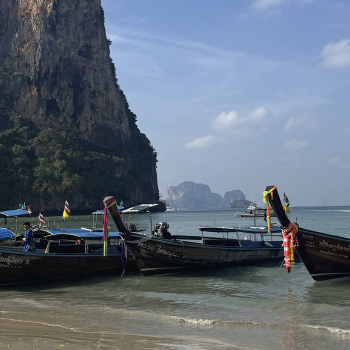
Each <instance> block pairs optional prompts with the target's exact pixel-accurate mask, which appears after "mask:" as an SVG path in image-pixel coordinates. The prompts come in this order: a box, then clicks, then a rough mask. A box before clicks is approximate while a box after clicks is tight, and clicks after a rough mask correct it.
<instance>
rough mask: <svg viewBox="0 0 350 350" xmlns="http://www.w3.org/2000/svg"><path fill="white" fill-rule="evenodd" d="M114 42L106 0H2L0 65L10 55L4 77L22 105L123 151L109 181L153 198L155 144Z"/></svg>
mask: <svg viewBox="0 0 350 350" xmlns="http://www.w3.org/2000/svg"><path fill="white" fill-rule="evenodd" d="M110 44H111V42H110V41H109V40H108V39H107V37H106V32H105V27H104V12H103V9H102V7H101V1H100V0H79V1H70V0H1V1H0V65H1V64H3V63H4V62H7V63H11V67H12V69H13V77H14V79H13V80H9V81H7V82H6V83H5V84H4V85H5V89H6V91H8V92H10V93H11V94H12V95H14V96H15V108H16V111H17V113H18V114H20V115H21V116H22V117H24V118H27V119H28V120H31V121H32V122H33V123H34V124H35V125H36V127H37V128H38V129H39V130H40V131H41V130H45V129H48V128H52V129H54V130H67V131H69V132H74V133H76V134H78V135H79V137H81V138H83V139H85V140H88V141H89V142H91V143H94V144H96V145H98V146H101V147H102V148H103V149H104V150H105V152H106V154H109V155H111V156H116V157H120V158H123V159H124V165H123V166H122V167H118V169H115V171H114V173H112V174H111V176H110V178H111V180H110V181H121V179H123V181H126V182H127V183H126V185H125V189H126V190H125V193H126V195H125V196H123V199H124V202H126V204H129V205H135V204H139V203H142V202H154V201H157V200H158V199H159V191H158V184H157V174H156V162H157V159H156V152H155V150H154V149H153V147H152V145H151V144H150V142H149V140H148V139H147V137H146V136H145V135H144V134H142V133H141V132H140V130H139V129H138V127H137V125H136V116H135V115H134V114H133V113H132V112H131V111H130V110H129V106H128V103H127V100H126V98H125V96H124V93H123V92H122V90H121V89H120V87H119V85H118V83H117V79H116V75H115V66H114V64H113V62H112V60H111V58H110V50H109V46H110ZM101 171H103V169H101ZM106 194H107V195H110V194H111V193H103V194H102V193H96V195H95V196H96V197H98V198H100V197H101V198H102V197H103V196H104V195H106ZM113 194H114V193H113ZM63 195H64V194H63ZM126 197H127V198H126ZM81 201H82V202H84V201H86V198H85V199H84V196H83V194H82V199H81ZM76 205H77V206H79V205H80V204H79V203H77V204H76Z"/></svg>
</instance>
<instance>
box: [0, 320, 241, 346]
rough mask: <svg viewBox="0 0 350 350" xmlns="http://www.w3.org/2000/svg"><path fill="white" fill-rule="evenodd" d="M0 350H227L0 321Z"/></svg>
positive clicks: (210, 344) (208, 344)
mask: <svg viewBox="0 0 350 350" xmlns="http://www.w3.org/2000/svg"><path fill="white" fill-rule="evenodd" d="M0 329H1V334H0V349H11V350H17V349H25V350H49V349H50V350H51V349H67V350H68V349H69V350H85V349H114V350H119V349H121V350H141V349H142V350H145V349H150V350H153V349H168V350H169V349H179V350H181V349H186V350H199V349H223V350H226V349H231V350H235V349H237V350H239V349H240V348H238V347H235V346H228V345H227V344H215V341H214V342H211V341H209V342H208V343H207V344H204V343H202V342H201V344H198V343H195V342H192V341H189V340H188V339H183V340H181V339H178V338H177V339H175V338H173V339H172V338H164V337H157V336H154V337H150V336H145V335H133V334H112V333H103V332H95V333H94V332H88V333H87V332H80V331H75V330H72V329H66V328H63V327H60V326H55V325H45V324H42V323H33V322H25V321H15V320H7V319H0Z"/></svg>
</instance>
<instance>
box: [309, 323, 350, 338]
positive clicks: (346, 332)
mask: <svg viewBox="0 0 350 350" xmlns="http://www.w3.org/2000/svg"><path fill="white" fill-rule="evenodd" d="M306 327H308V328H312V329H317V330H322V331H328V332H329V333H333V334H341V335H343V336H346V337H349V338H350V330H348V329H341V328H336V327H326V326H315V325H306Z"/></svg>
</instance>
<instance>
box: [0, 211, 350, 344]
mask: <svg viewBox="0 0 350 350" xmlns="http://www.w3.org/2000/svg"><path fill="white" fill-rule="evenodd" d="M236 211H237V210H235V209H230V210H223V211H214V210H211V211H174V212H164V213H154V214H134V215H131V216H124V217H123V219H124V222H125V223H126V224H127V223H128V222H129V223H135V224H137V225H138V228H139V229H144V230H145V231H144V233H145V234H149V233H150V230H151V225H152V226H154V225H155V224H156V223H158V222H161V221H164V220H167V222H168V224H169V231H170V232H171V233H172V234H181V235H185V234H186V235H187V234H188V235H191V234H193V235H198V234H201V233H200V231H198V226H200V225H203V226H228V227H232V226H249V225H252V224H253V219H252V218H236V217H235V216H234V214H235V212H236ZM289 217H290V219H291V220H292V221H297V222H298V223H299V225H300V226H301V227H304V228H307V229H311V230H316V231H321V232H325V233H330V234H336V235H340V236H345V237H350V229H349V227H350V207H300V208H292V210H291V213H290V214H289ZM46 219H47V221H48V222H49V223H50V224H51V225H52V226H53V223H55V225H56V227H57V226H61V225H62V220H61V219H60V218H57V217H56V218H46ZM33 220H34V221H35V220H36V219H35V218H33ZM258 220H259V221H257V224H261V225H262V224H264V221H263V220H262V219H258ZM22 221H23V220H22ZM32 222H33V221H32ZM272 222H277V220H276V219H275V218H272ZM8 225H9V226H11V222H10V220H9V222H8ZM20 225H21V223H20ZM63 225H64V227H71V228H76V227H81V226H85V227H89V226H90V227H91V225H92V218H91V217H89V216H80V217H77V216H73V215H71V216H70V217H69V218H68V219H66V220H65V222H64V223H63ZM0 226H3V223H1V222H0ZM97 226H102V217H101V218H99V219H98V221H97ZM110 226H111V227H113V222H112V221H110ZM281 263H282V261H276V262H274V263H269V264H264V265H262V266H244V267H234V268H225V269H223V268H218V269H217V270H214V271H213V270H210V271H201V272H196V273H174V274H165V275H157V276H150V277H143V276H141V275H140V274H139V273H131V272H128V270H126V272H125V274H124V276H123V277H120V274H121V273H120V271H115V272H113V273H110V274H106V275H100V276H86V277H81V278H74V279H66V280H60V281H53V282H44V283H40V284H32V285H17V286H10V287H2V288H1V289H0V293H1V299H0V300H1V304H0V305H1V307H0V326H1V329H2V330H1V333H0V349H2V348H7V346H8V345H11V346H12V349H17V348H18V349H37V350H39V349H58V348H60V349H130V350H133V349H189V350H197V349H259V350H265V349H271V350H275V349H276V350H279V349H285V350H299V349H320V350H326V349H327V350H328V349H334V350H339V349H350V317H349V314H350V293H349V290H350V278H341V279H336V280H329V281H324V282H316V281H314V280H313V279H312V278H311V277H310V275H309V274H308V272H307V270H306V268H305V267H304V265H303V264H302V263H301V262H299V263H296V265H295V267H294V268H293V269H292V272H291V273H290V274H287V272H286V271H285V268H284V266H281ZM1 346H2V347H1Z"/></svg>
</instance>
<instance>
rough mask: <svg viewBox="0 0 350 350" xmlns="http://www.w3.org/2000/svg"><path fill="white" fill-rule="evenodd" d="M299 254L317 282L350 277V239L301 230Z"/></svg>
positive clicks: (299, 234) (299, 233)
mask: <svg viewBox="0 0 350 350" xmlns="http://www.w3.org/2000/svg"><path fill="white" fill-rule="evenodd" d="M298 239H299V246H298V247H297V248H296V249H297V252H298V254H299V256H300V258H301V260H302V261H303V263H304V264H305V266H306V268H307V270H308V271H309V273H310V275H311V277H312V278H313V279H315V280H316V281H323V280H327V279H333V278H339V277H345V276H350V239H347V238H342V237H336V236H332V235H327V234H322V233H319V232H314V231H310V230H305V229H303V228H299V232H298Z"/></svg>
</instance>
